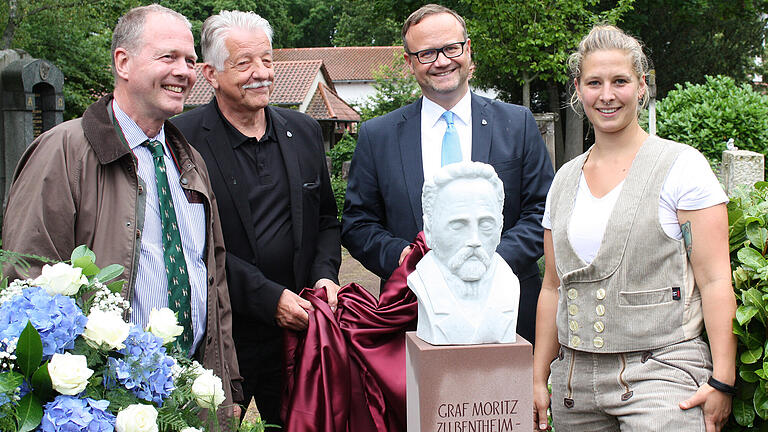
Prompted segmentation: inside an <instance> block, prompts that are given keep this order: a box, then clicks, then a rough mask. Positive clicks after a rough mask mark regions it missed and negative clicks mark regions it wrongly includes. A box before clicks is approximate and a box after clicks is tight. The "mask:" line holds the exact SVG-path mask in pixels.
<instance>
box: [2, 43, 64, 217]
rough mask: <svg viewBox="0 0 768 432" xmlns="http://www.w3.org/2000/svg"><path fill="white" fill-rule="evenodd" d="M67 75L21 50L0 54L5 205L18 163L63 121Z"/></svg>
mask: <svg viewBox="0 0 768 432" xmlns="http://www.w3.org/2000/svg"><path fill="white" fill-rule="evenodd" d="M63 86H64V75H63V74H62V73H61V71H60V70H59V69H58V68H57V67H56V66H54V65H53V64H51V63H50V62H48V61H46V60H42V59H36V58H33V57H31V56H30V55H29V54H27V53H25V52H24V51H21V50H2V51H0V95H1V96H0V101H1V102H0V103H1V104H2V105H1V106H2V115H0V193H2V197H1V198H2V202H3V203H5V197H6V195H7V193H8V189H9V187H10V184H11V180H12V179H13V172H14V170H15V169H16V164H17V163H18V161H19V158H21V155H22V153H23V152H24V150H25V149H26V148H27V146H28V145H29V144H30V143H31V142H32V141H33V140H34V139H35V138H36V137H37V136H38V135H40V134H41V133H43V132H45V131H47V130H48V129H51V128H52V127H54V126H56V125H57V124H59V123H61V122H62V119H63V114H64V94H63V93H62V88H63Z"/></svg>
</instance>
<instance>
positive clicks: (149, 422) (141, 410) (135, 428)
mask: <svg viewBox="0 0 768 432" xmlns="http://www.w3.org/2000/svg"><path fill="white" fill-rule="evenodd" d="M115 431H117V432H158V431H157V410H156V409H155V407H153V406H152V405H142V404H135V405H129V406H127V407H125V409H123V410H122V411H120V412H119V413H117V419H116V420H115Z"/></svg>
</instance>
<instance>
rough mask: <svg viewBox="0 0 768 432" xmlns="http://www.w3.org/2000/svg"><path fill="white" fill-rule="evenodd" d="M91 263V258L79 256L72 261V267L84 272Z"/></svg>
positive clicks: (92, 260)
mask: <svg viewBox="0 0 768 432" xmlns="http://www.w3.org/2000/svg"><path fill="white" fill-rule="evenodd" d="M93 262H94V259H93V258H91V257H90V256H81V257H80V258H75V259H73V260H72V267H79V268H81V269H83V270H85V268H86V267H90V266H92V265H93ZM83 273H85V272H83ZM94 274H96V273H94Z"/></svg>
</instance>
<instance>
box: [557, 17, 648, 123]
mask: <svg viewBox="0 0 768 432" xmlns="http://www.w3.org/2000/svg"><path fill="white" fill-rule="evenodd" d="M612 49H616V50H621V51H624V52H625V53H627V56H628V57H629V59H630V61H631V63H632V70H633V71H634V72H635V75H637V77H638V78H639V79H641V80H642V79H645V76H646V75H648V57H646V55H645V53H644V52H643V46H642V44H641V43H640V41H638V40H637V39H635V38H633V37H632V36H630V35H628V34H626V33H625V32H624V31H623V30H621V29H620V28H618V27H615V26H610V25H597V26H595V27H593V28H592V30H590V32H589V34H587V35H586V36H584V38H583V39H581V42H579V48H578V49H577V50H576V52H574V53H573V54H571V56H570V57H569V58H568V69H570V71H571V75H572V76H573V78H574V79H575V80H577V81H579V80H581V72H582V70H581V68H582V65H583V64H584V59H585V58H586V57H587V56H588V55H589V54H591V53H593V52H595V51H601V50H612ZM649 99H650V92H648V91H646V92H643V96H642V100H641V102H640V104H639V106H640V108H643V107H645V105H646V104H647V103H648V100H649ZM571 108H573V109H574V110H575V111H576V112H579V111H580V109H582V108H583V107H582V106H581V101H579V96H578V95H577V94H576V92H573V95H572V96H571Z"/></svg>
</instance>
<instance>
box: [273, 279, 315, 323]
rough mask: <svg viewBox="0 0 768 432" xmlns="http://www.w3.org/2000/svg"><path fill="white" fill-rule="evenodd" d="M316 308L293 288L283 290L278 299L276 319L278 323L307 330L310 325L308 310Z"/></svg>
mask: <svg viewBox="0 0 768 432" xmlns="http://www.w3.org/2000/svg"><path fill="white" fill-rule="evenodd" d="M311 310H314V308H313V307H312V304H311V303H310V302H309V301H307V300H305V299H303V298H301V297H299V296H298V295H296V293H294V292H293V291H291V290H287V289H286V290H283V293H282V294H280V299H279V300H278V301H277V311H276V312H275V320H276V321H277V325H279V326H280V327H283V328H287V329H290V330H295V331H302V330H306V329H307V326H308V325H309V314H307V311H311Z"/></svg>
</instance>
